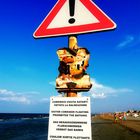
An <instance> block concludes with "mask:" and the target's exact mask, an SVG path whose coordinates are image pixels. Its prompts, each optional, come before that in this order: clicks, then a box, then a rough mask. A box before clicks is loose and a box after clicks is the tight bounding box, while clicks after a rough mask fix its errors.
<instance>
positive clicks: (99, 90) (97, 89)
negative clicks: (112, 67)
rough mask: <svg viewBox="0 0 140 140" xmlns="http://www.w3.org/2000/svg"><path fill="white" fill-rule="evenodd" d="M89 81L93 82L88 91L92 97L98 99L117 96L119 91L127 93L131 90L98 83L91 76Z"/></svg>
mask: <svg viewBox="0 0 140 140" xmlns="http://www.w3.org/2000/svg"><path fill="white" fill-rule="evenodd" d="M91 82H92V84H93V86H92V88H91V90H90V91H89V93H90V94H91V97H93V98H96V99H97V98H98V99H104V98H107V97H108V96H117V94H119V93H129V92H133V90H132V89H128V88H119V89H116V88H113V87H110V86H106V85H103V84H100V83H98V82H97V81H96V80H95V79H93V78H91Z"/></svg>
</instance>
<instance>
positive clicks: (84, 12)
mask: <svg viewBox="0 0 140 140" xmlns="http://www.w3.org/2000/svg"><path fill="white" fill-rule="evenodd" d="M83 16H84V17H85V18H83ZM70 18H71V17H70V9H69V1H68V0H67V1H66V3H65V4H64V6H63V7H62V8H61V9H60V11H59V12H58V13H57V15H56V16H55V18H54V19H53V21H52V22H51V23H50V25H49V26H48V29H51V28H54V27H55V28H60V27H69V26H78V25H86V24H92V23H98V22H99V21H98V19H97V18H96V17H95V16H94V15H93V14H92V13H91V12H90V11H89V10H88V9H87V8H86V7H85V6H84V5H83V4H82V3H81V2H80V1H79V0H76V1H75V10H74V16H73V18H74V19H75V22H74V23H73V24H71V23H69V19H70Z"/></svg>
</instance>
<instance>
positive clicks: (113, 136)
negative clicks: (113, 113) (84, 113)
mask: <svg viewBox="0 0 140 140" xmlns="http://www.w3.org/2000/svg"><path fill="white" fill-rule="evenodd" d="M92 140H140V133H137V132H136V131H133V130H131V129H128V128H126V127H124V126H122V125H120V124H119V123H118V124H115V123H114V122H113V121H112V120H104V119H102V118H100V117H95V118H93V119H92Z"/></svg>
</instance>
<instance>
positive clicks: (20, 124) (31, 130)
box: [0, 113, 49, 140]
mask: <svg viewBox="0 0 140 140" xmlns="http://www.w3.org/2000/svg"><path fill="white" fill-rule="evenodd" d="M48 121H49V114H19V113H0V140H47V136H48Z"/></svg>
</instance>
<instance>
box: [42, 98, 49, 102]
mask: <svg viewBox="0 0 140 140" xmlns="http://www.w3.org/2000/svg"><path fill="white" fill-rule="evenodd" d="M49 101H50V99H49V98H42V99H41V100H40V102H49Z"/></svg>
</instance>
